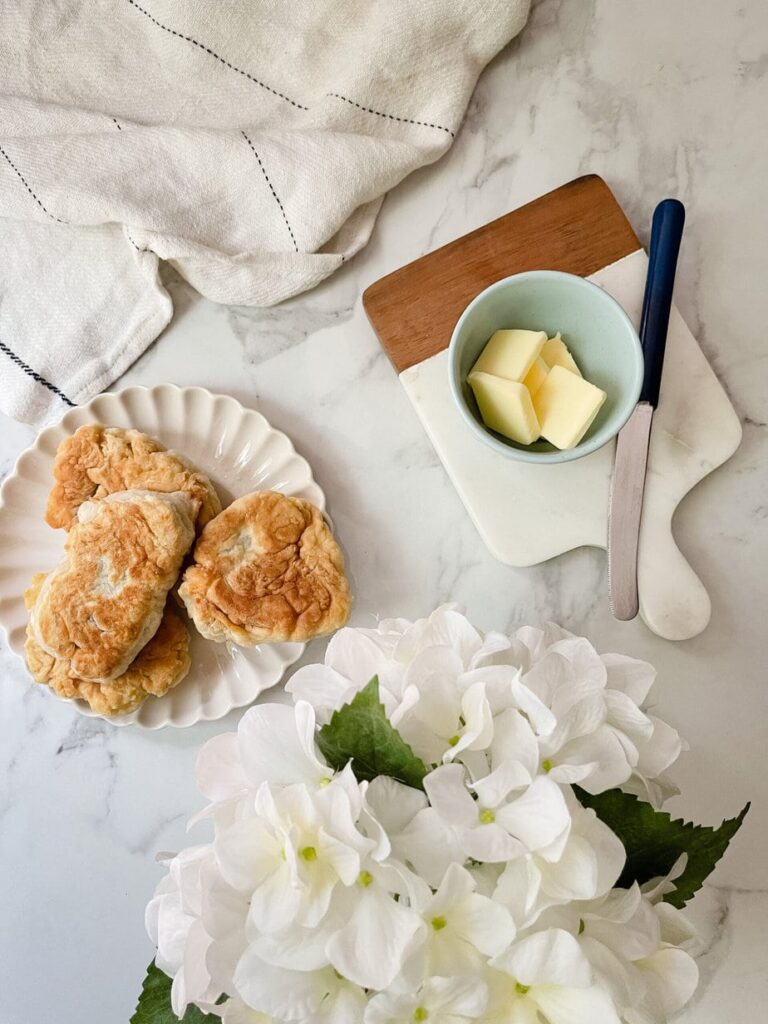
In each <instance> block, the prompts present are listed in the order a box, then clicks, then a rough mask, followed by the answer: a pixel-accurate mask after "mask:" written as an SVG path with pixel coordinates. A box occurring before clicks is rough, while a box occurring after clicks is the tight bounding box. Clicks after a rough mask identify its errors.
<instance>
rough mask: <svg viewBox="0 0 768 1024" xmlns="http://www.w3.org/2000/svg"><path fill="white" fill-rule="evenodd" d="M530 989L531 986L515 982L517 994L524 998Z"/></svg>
mask: <svg viewBox="0 0 768 1024" xmlns="http://www.w3.org/2000/svg"><path fill="white" fill-rule="evenodd" d="M530 988H531V986H530V985H523V984H522V983H521V982H519V981H516V982H515V992H517V994H518V995H521V996H524V995H525V993H526V992H528V991H530Z"/></svg>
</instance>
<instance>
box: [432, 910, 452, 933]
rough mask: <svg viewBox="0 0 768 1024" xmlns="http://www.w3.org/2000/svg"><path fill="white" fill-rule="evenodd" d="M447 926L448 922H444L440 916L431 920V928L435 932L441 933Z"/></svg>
mask: <svg viewBox="0 0 768 1024" xmlns="http://www.w3.org/2000/svg"><path fill="white" fill-rule="evenodd" d="M447 924H448V922H447V921H446V920H445V918H444V917H443V915H442V914H440V915H439V916H438V917H433V918H432V927H433V928H434V929H435V931H436V932H439V931H442V930H443V928H445V926H446V925H447Z"/></svg>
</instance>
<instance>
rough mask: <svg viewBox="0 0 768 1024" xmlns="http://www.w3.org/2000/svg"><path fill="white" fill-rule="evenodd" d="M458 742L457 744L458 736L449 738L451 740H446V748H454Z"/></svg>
mask: <svg viewBox="0 0 768 1024" xmlns="http://www.w3.org/2000/svg"><path fill="white" fill-rule="evenodd" d="M458 742H459V737H458V736H451V738H450V739H449V740H448V746H449V747H455V746H456V744H457V743H458Z"/></svg>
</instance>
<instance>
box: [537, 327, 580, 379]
mask: <svg viewBox="0 0 768 1024" xmlns="http://www.w3.org/2000/svg"><path fill="white" fill-rule="evenodd" d="M541 358H542V359H543V360H544V362H545V363H546V364H547V366H562V367H563V369H564V370H570V371H571V373H575V374H576V375H577V376H579V377H581V370H580V369H579V368H578V366H577V365H576V360H575V359H574V358H573V356H572V355H571V353H570V352H569V351H568V348H567V346H566V344H565V342H564V341H563V339H562V338H561V337H560V331H558V332H557V334H556V335H555V336H554V338H550V339H549V340H548V341H546V342H544V346H543V348H542V350H541Z"/></svg>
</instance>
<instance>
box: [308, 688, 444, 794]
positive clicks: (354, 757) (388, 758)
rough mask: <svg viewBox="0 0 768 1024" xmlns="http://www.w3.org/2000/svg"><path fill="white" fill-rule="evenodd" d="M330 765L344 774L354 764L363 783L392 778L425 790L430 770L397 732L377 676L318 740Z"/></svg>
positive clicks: (321, 733) (332, 720)
mask: <svg viewBox="0 0 768 1024" xmlns="http://www.w3.org/2000/svg"><path fill="white" fill-rule="evenodd" d="M317 745H318V747H320V750H321V751H322V753H323V755H324V757H325V759H326V761H327V762H328V764H329V765H330V766H331V767H332V768H335V769H336V770H337V771H341V769H342V768H344V767H345V766H346V765H347V764H348V763H349V762H350V761H351V762H352V771H353V772H354V773H355V777H356V778H357V779H359V780H360V781H362V780H364V779H368V780H370V779H375V778H376V776H377V775H389V776H390V778H393V779H397V780H398V782H402V783H404V784H405V785H406V786H412V787H413V788H414V789H423V788H424V776H425V775H426V774H427V771H428V768H427V766H426V765H425V764H424V762H423V761H422V760H421V759H420V758H418V757H416V755H415V754H414V752H413V751H412V750H411V748H410V747H409V746H408V744H407V743H406V742H405V740H404V739H403V738H402V736H401V735H400V733H399V732H398V731H397V729H395V728H393V727H392V725H391V724H390V721H389V719H388V718H387V716H386V713H385V711H384V705H383V704H382V703H381V701H380V700H379V679H378V676H374V677H373V679H372V680H371V681H370V683H368V685H367V686H366V687H365V689H364V690H361V691H360V692H359V693H358V694H356V695H355V697H354V698H353V700H352V701H351V703H349V704H345V705H344V707H343V708H339V710H338V711H334V713H333V717H332V718H331V720H330V722H329V723H328V724H327V725H324V726H323V727H322V729H320V731H319V733H318V736H317Z"/></svg>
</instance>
